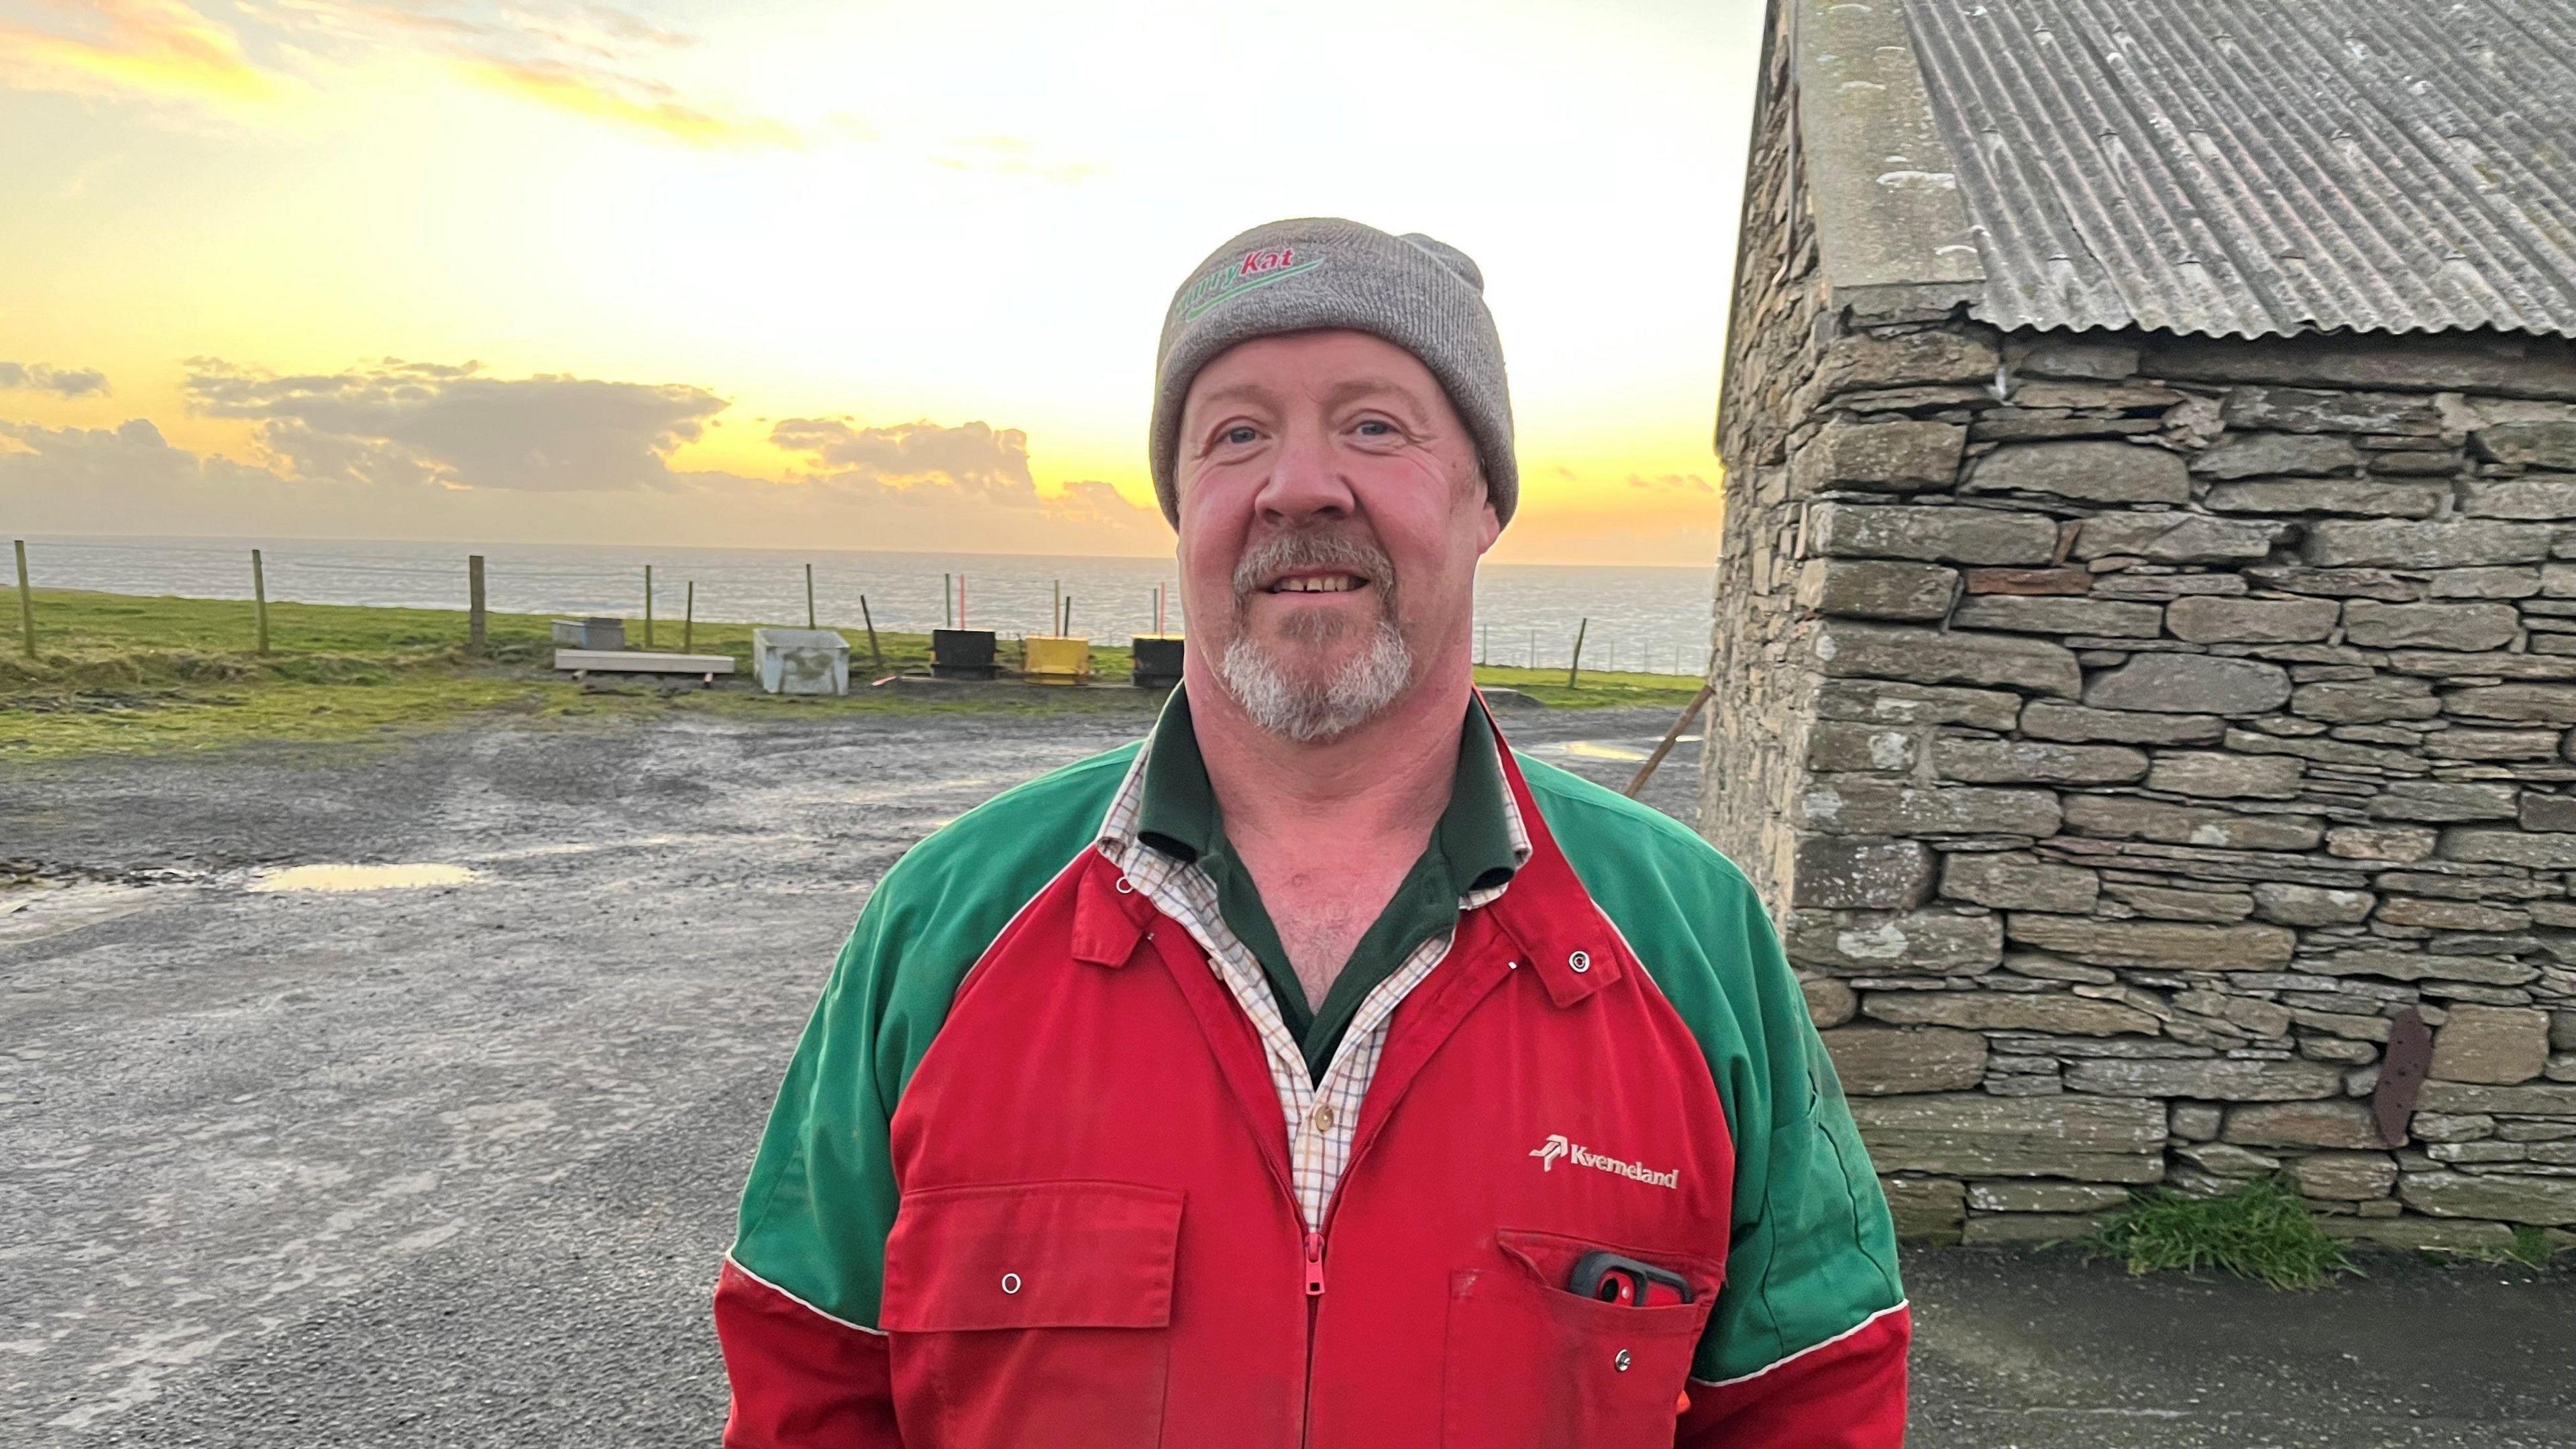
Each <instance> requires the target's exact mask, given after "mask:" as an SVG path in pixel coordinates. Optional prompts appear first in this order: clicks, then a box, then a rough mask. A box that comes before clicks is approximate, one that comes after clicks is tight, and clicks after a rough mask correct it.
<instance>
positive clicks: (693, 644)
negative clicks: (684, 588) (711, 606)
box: [680, 579, 698, 654]
mask: <svg viewBox="0 0 2576 1449" xmlns="http://www.w3.org/2000/svg"><path fill="white" fill-rule="evenodd" d="M686 598H687V600H688V602H687V603H685V604H683V605H681V607H682V608H684V609H686V610H687V611H688V612H687V613H685V614H683V615H681V616H680V652H681V653H683V654H688V653H692V652H694V651H695V650H696V649H697V647H698V581H697V580H696V579H691V580H689V592H688V594H687V595H686Z"/></svg>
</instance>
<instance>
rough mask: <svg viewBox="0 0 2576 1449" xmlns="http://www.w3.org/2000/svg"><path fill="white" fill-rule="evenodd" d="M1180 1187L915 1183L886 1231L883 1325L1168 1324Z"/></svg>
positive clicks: (925, 1328) (942, 1328) (912, 1328)
mask: <svg viewBox="0 0 2576 1449" xmlns="http://www.w3.org/2000/svg"><path fill="white" fill-rule="evenodd" d="M1180 1240H1181V1195H1180V1194H1179V1193H1177V1192H1173V1191H1170V1190H1168V1189H1165V1188H1158V1187H1142V1186H1138V1185H1135V1184H1132V1183H1119V1182H1015V1183H996V1184H993V1185H991V1186H982V1187H947V1188H934V1189H931V1190H928V1191H924V1192H909V1193H905V1194H904V1195H903V1201H902V1203H901V1205H900V1206H899V1207H897V1209H896V1211H895V1219H894V1231H893V1232H892V1233H891V1234H889V1235H888V1236H887V1238H886V1258H885V1311H884V1317H885V1326H886V1327H887V1328H889V1329H891V1330H893V1331H895V1332H898V1333H940V1332H952V1331H958V1330H966V1329H983V1328H1161V1327H1165V1326H1167V1325H1168V1324H1170V1323H1171V1321H1172V1271H1173V1264H1174V1261H1175V1260H1176V1258H1177V1257H1178V1256H1179V1252H1180Z"/></svg>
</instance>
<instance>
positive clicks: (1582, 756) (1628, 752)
mask: <svg viewBox="0 0 2576 1449" xmlns="http://www.w3.org/2000/svg"><path fill="white" fill-rule="evenodd" d="M1557 749H1558V750H1559V751H1560V752H1562V753H1564V754H1569V755H1572V756H1573V757H1575V758H1576V759H1578V760H1627V761H1636V760H1642V759H1644V758H1646V755H1647V753H1648V752H1647V751H1645V750H1641V749H1637V748H1636V747H1634V746H1632V745H1613V744H1606V743H1604V742H1602V741H1600V740H1568V741H1566V742H1565V743H1564V744H1561V745H1559V746H1557Z"/></svg>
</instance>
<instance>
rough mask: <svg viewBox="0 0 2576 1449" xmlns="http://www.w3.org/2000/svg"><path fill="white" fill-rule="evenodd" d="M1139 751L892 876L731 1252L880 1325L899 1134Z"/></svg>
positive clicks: (1025, 799)
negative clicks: (1002, 939)
mask: <svg viewBox="0 0 2576 1449" xmlns="http://www.w3.org/2000/svg"><path fill="white" fill-rule="evenodd" d="M1134 754H1135V747H1134V746H1132V745H1131V746H1128V747H1125V748H1123V749H1119V750H1113V751H1111V752H1110V753H1109V754H1106V755H1100V756H1095V757H1093V758H1092V759H1090V760H1086V761H1084V762H1082V763H1080V764H1077V765H1073V766H1070V767H1068V768H1066V769H1063V770H1059V771H1057V772H1056V773H1054V774H1052V775H1048V776H1045V777H1043V778H1041V779H1038V780H1035V781H1032V782H1030V783H1029V784H1026V785H1023V786H1020V787H1019V788H1017V789H1014V790H1010V791H1007V792H1005V793H1004V794H1002V795H999V796H996V797H995V798H994V799H992V800H990V801H988V802H986V803H985V804H983V805H981V806H978V807H977V808H975V809H974V810H971V811H969V812H967V813H966V814H965V815H963V816H960V817H959V818H958V819H957V820H956V821H954V822H953V823H951V824H950V825H948V826H947V827H945V828H943V829H942V830H940V831H939V832H938V833H936V834H934V835H933V836H931V837H930V838H929V839H928V840H925V841H923V842H921V844H919V845H917V846H915V847H913V849H912V850H911V851H910V852H909V853H907V854H906V855H905V856H904V858H903V859H902V860H900V861H898V862H896V864H895V866H894V868H893V869H892V870H889V871H887V872H886V875H885V879H884V880H883V881H881V882H880V883H879V884H878V886H877V888H876V891H875V893H874V894H872V895H871V896H869V898H868V903H867V906H866V907H865V908H864V909H863V910H861V911H860V913H859V923H858V926H857V928H856V929H854V930H853V931H851V933H850V938H849V941H848V942H847V944H845V945H843V946H842V948H841V955H840V959H839V960H838V961H837V962H835V963H834V964H833V967H832V974H831V978H830V980H829V981H828V982H826V983H825V985H824V988H823V999H822V1001H821V1002H820V1003H818V1004H817V1005H816V1006H815V1008H814V1014H813V1016H812V1017H811V1018H810V1019H809V1020H808V1021H807V1022H806V1024H805V1035H804V1038H803V1039H802V1040H801V1041H799V1042H798V1043H797V1046H796V1055H795V1056H794V1058H793V1059H791V1060H790V1061H789V1063H788V1067H787V1078H786V1081H785V1082H784V1083H783V1084H782V1085H781V1086H780V1087H779V1090H778V1102H777V1105H776V1106H775V1107H773V1108H772V1109H771V1111H770V1117H769V1126H768V1129H767V1130H766V1131H765V1132H763V1133H762V1134H761V1139H760V1149H759V1152H758V1154H757V1155H756V1156H755V1157H754V1158H753V1161H752V1167H751V1179H750V1181H749V1182H748V1183H747V1184H746V1185H745V1186H744V1188H743V1194H742V1215H741V1218H740V1221H739V1224H738V1227H737V1231H736V1235H735V1238H734V1245H733V1252H732V1254H731V1256H732V1258H733V1260H734V1262H735V1263H737V1264H738V1265H740V1266H741V1267H742V1269H743V1270H744V1271H746V1272H748V1273H750V1274H752V1275H753V1276H755V1277H757V1278H760V1279H762V1280H764V1281H766V1282H768V1283H769V1284H771V1285H772V1286H774V1287H777V1288H780V1289H783V1290H784V1291H786V1292H787V1293H789V1294H792V1295H794V1296H795V1297H797V1298H799V1299H801V1300H803V1301H804V1302H805V1303H807V1304H808V1305H810V1306H812V1307H815V1308H818V1309H821V1310H822V1311H823V1312H825V1313H828V1314H830V1315H832V1316H833V1317H835V1318H838V1319H841V1320H843V1321H845V1322H848V1323H854V1324H857V1325H859V1326H860V1327H863V1328H875V1327H876V1326H877V1316H878V1308H879V1304H880V1300H881V1298H882V1296H883V1293H884V1287H885V1242H886V1235H887V1234H888V1233H889V1232H891V1231H892V1230H893V1227H894V1212H895V1204H896V1201H897V1199H898V1198H899V1197H900V1195H901V1189H900V1185H899V1184H898V1183H897V1181H896V1179H895V1173H894V1164H893V1159H892V1155H891V1150H890V1148H889V1146H888V1142H887V1125H888V1123H889V1122H890V1121H891V1120H892V1119H893V1116H894V1111H895V1105H896V1103H897V1102H898V1101H900V1100H901V1098H902V1095H903V1089H904V1087H905V1085H906V1084H907V1083H909V1082H910V1081H911V1080H912V1073H913V1070H914V1069H915V1068H916V1067H918V1066H920V1065H921V1059H922V1056H923V1054H924V1053H926V1052H928V1051H929V1050H930V1043H931V1041H932V1039H933V1038H935V1037H936V1036H937V1035H938V1034H939V1029H940V1027H941V1026H942V1025H943V1024H945V1022H946V1021H947V1017H948V1008H949V1004H950V1003H951V1002H952V1001H954V1000H955V999H956V995H957V988H958V985H959V983H960V982H962V981H963V980H964V979H965V976H966V973H967V972H968V971H969V970H971V969H973V967H974V965H975V962H976V961H977V960H978V959H980V958H981V957H982V956H983V954H984V949H985V948H986V947H987V946H989V945H990V944H991V943H992V941H993V940H994V938H995V937H997V936H999V935H1000V934H1001V933H1002V931H1003V929H1004V928H1005V927H1007V926H1008V925H1009V924H1010V923H1011V920H1012V918H1013V917H1014V916H1016V915H1018V914H1019V912H1020V909H1021V908H1022V907H1023V906H1025V905H1026V904H1027V903H1028V902H1029V901H1030V900H1031V899H1033V898H1034V897H1035V896H1036V895H1037V894H1038V893H1039V892H1040V891H1042V890H1044V889H1045V888H1046V886H1047V884H1048V883H1049V882H1050V881H1052V880H1053V879H1054V878H1055V877H1056V875H1057V874H1058V873H1059V872H1060V871H1062V870H1063V869H1064V867H1065V866H1066V864H1068V863H1069V862H1071V861H1072V860H1073V858H1074V857H1075V856H1076V855H1078V854H1080V853H1081V852H1082V851H1083V850H1084V849H1085V848H1086V847H1087V846H1088V845H1090V843H1091V842H1092V840H1093V839H1094V837H1095V835H1096V834H1097V832H1098V830H1099V826H1100V818H1101V815H1102V813H1103V812H1104V811H1105V810H1106V809H1107V805H1108V800H1109V796H1110V795H1111V793H1113V792H1114V791H1115V789H1116V787H1117V785H1118V782H1119V780H1120V779H1122V778H1123V777H1124V775H1125V771H1126V767H1127V763H1128V761H1129V760H1130V759H1132V758H1133V756H1134Z"/></svg>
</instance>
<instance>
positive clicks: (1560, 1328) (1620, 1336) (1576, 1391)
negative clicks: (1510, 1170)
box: [1440, 1228, 1718, 1449]
mask: <svg viewBox="0 0 2576 1449" xmlns="http://www.w3.org/2000/svg"><path fill="white" fill-rule="evenodd" d="M1495 1238H1496V1243H1497V1246H1498V1247H1499V1248H1500V1249H1501V1253H1500V1257H1501V1259H1502V1261H1501V1262H1500V1263H1499V1264H1496V1265H1493V1266H1488V1267H1482V1268H1466V1269H1461V1270H1459V1271H1458V1272H1456V1273H1453V1274H1451V1275H1450V1283H1449V1322H1448V1344H1447V1351H1446V1354H1445V1356H1444V1359H1445V1361H1444V1364H1443V1367H1442V1371H1441V1385H1440V1426H1441V1443H1443V1444H1445V1445H1449V1446H1451V1449H1577V1446H1581V1449H1641V1446H1645V1445H1669V1444H1671V1443H1672V1442H1673V1432H1674V1429H1675V1427H1676V1425H1677V1424H1678V1422H1679V1417H1680V1415H1679V1402H1680V1399H1681V1395H1682V1389H1683V1382H1684V1381H1685V1380H1686V1379H1687V1378H1688V1377H1689V1376H1690V1366H1691V1356H1692V1354H1693V1353H1694V1352H1695V1351H1696V1350H1697V1349H1698V1347H1699V1336H1700V1330H1701V1329H1702V1328H1703V1327H1705V1326H1706V1325H1707V1323H1708V1315H1709V1311H1710V1310H1711V1309H1712V1308H1714V1307H1715V1306H1716V1304H1717V1280H1718V1272H1717V1270H1716V1269H1715V1268H1713V1267H1712V1266H1711V1265H1709V1264H1707V1263H1705V1262H1702V1261H1699V1260H1695V1259H1680V1258H1676V1257H1675V1256H1674V1255H1672V1254H1669V1253H1657V1252H1653V1251H1645V1250H1634V1249H1622V1248H1618V1247H1616V1246H1615V1245H1612V1244H1607V1243H1593V1242H1586V1241H1584V1240H1581V1239H1578V1238H1571V1237H1566V1236H1564V1235H1562V1234H1558V1233H1539V1232H1521V1231H1515V1230H1513V1229H1509V1228H1506V1229H1504V1230H1502V1231H1501V1232H1499V1233H1497V1234H1495ZM1596 1248H1610V1249H1611V1251H1614V1252H1622V1253H1625V1254H1626V1255H1627V1256H1630V1257H1635V1258H1639V1259H1642V1260H1644V1261H1646V1262H1650V1263H1654V1264H1656V1265H1657V1266H1660V1267H1666V1268H1671V1269H1673V1270H1675V1271H1677V1272H1679V1273H1680V1274H1681V1275H1682V1276H1683V1277H1684V1278H1686V1279H1688V1280H1689V1281H1690V1285H1691V1301H1690V1302H1688V1303H1678V1304H1669V1305H1666V1306H1663V1307H1656V1308H1631V1307H1626V1306H1623V1305H1620V1304H1615V1303H1601V1302H1596V1301H1594V1300H1592V1299H1589V1298H1582V1297H1578V1296H1576V1295H1575V1294H1574V1293H1572V1292H1570V1291H1568V1290H1567V1288H1566V1286H1565V1284H1566V1280H1567V1278H1568V1277H1570V1276H1571V1275H1572V1273H1573V1271H1574V1264H1575V1260H1576V1259H1578V1258H1580V1257H1582V1256H1583V1255H1584V1254H1585V1253H1587V1252H1591V1251H1592V1250H1594V1249H1596Z"/></svg>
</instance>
